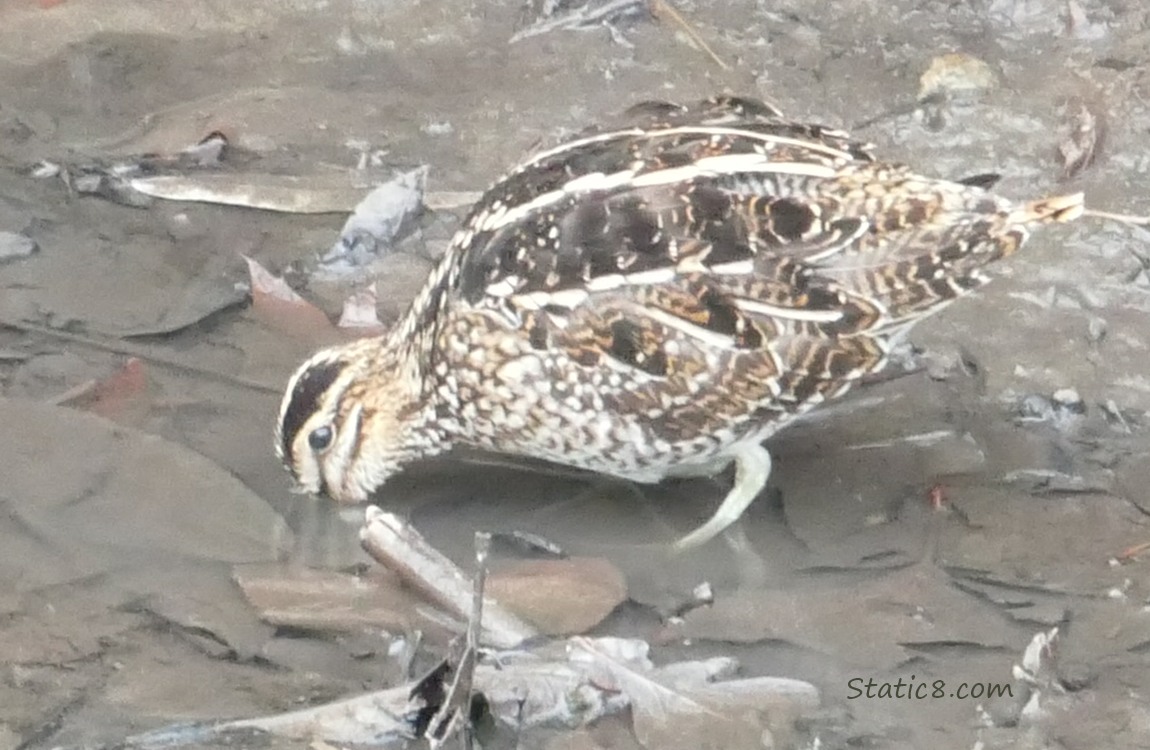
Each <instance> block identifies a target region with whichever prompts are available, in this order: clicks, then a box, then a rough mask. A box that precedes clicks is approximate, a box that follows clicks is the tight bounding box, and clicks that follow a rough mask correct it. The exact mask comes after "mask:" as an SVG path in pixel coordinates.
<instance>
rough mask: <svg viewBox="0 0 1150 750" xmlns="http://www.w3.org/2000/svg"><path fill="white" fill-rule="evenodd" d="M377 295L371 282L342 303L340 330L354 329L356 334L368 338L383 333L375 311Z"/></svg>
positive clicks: (373, 283)
mask: <svg viewBox="0 0 1150 750" xmlns="http://www.w3.org/2000/svg"><path fill="white" fill-rule="evenodd" d="M377 304H378V294H377V291H376V284H375V282H372V283H371V285H370V286H368V287H367V288H366V289H361V290H359V291H358V292H354V293H353V294H352V295H351V296H349V297H348V298H347V299H345V300H344V301H343V312H342V313H340V316H339V323H338V324H337V325H338V326H339V327H340V328H354V329H356V333H357V334H360V335H363V336H369V335H377V334H380V333H383V332H384V330H385V329H384V325H383V323H381V322H380V320H379V313H378V311H377Z"/></svg>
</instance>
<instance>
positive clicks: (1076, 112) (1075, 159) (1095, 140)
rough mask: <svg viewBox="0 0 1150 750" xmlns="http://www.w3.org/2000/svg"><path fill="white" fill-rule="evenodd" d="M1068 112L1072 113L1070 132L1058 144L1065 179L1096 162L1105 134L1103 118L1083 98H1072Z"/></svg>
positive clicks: (1074, 175)
mask: <svg viewBox="0 0 1150 750" xmlns="http://www.w3.org/2000/svg"><path fill="white" fill-rule="evenodd" d="M1067 112H1068V113H1069V115H1070V123H1069V124H1070V128H1069V132H1068V133H1067V134H1066V137H1065V138H1063V139H1062V142H1061V143H1059V144H1058V156H1059V160H1060V161H1061V162H1062V179H1064V180H1069V179H1071V178H1073V177H1077V176H1078V175H1079V174H1081V173H1082V171H1083V170H1085V169H1086V168H1087V167H1089V166H1090V165H1091V164H1093V163H1094V160H1095V159H1096V158H1097V157H1098V151H1099V149H1100V148H1101V146H1102V140H1103V137H1104V135H1105V126H1104V123H1103V121H1102V118H1101V117H1099V116H1098V115H1097V114H1096V113H1095V110H1094V109H1091V107H1089V106H1087V104H1086V102H1084V101H1082V100H1081V99H1073V100H1071V102H1070V103H1069V104H1068V105H1067Z"/></svg>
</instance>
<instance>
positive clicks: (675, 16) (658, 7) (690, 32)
mask: <svg viewBox="0 0 1150 750" xmlns="http://www.w3.org/2000/svg"><path fill="white" fill-rule="evenodd" d="M651 12H652V13H654V14H655V15H658V14H659V13H664V12H665V13H666V14H667V15H668V16H670V17H671V20H672V21H674V22H675V23H677V24H679V26H680V27H682V29H683V31H685V32H686V33H687V36H689V37H691V40H692V41H694V42H695V44H697V45H699V47H700V48H701V49H702V50H703V51H704V52H706V53H707V55H708V56H709V57H710V58H711V59H712V60H714V61H715V64H716V65H718V66H719V67H720V68H722V69H723V70H730V69H731V66H730V65H727V64H726V63H725V62H723V59H722V58H721V57H719V56H718V55H717V54H715V51H714V50H713V49H711V45H709V44H707V42H706V41H704V40H703V37H702V36H700V35H699V32H697V31H695V29H694V27H693V26H691V24H689V23H687V19H685V18H683V16H682V14H680V13H679V11H677V10H675V8H674V7H673V6H672V5H671V4H670V3H669V2H667V0H651Z"/></svg>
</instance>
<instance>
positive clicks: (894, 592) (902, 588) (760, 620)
mask: <svg viewBox="0 0 1150 750" xmlns="http://www.w3.org/2000/svg"><path fill="white" fill-rule="evenodd" d="M674 632H675V634H676V635H678V636H679V637H681V638H682V637H686V638H692V639H697V640H701V639H706V640H714V641H732V642H735V643H754V642H758V641H767V640H779V641H786V642H788V643H792V644H795V645H797V646H800V647H802V648H807V649H811V650H813V651H817V652H819V653H824V654H831V655H832V656H834V657H835V658H837V659H840V660H841V661H843V662H844V663H847V664H851V665H852V666H854V667H857V668H861V669H876V670H877V669H891V668H893V667H896V666H898V665H899V664H902V663H904V662H905V661H906V660H907V659H909V658H911V656H912V654H913V651H912V649H913V647H914V645H915V644H921V643H936V642H947V643H954V644H971V645H972V646H974V647H977V648H1001V647H1003V646H1006V645H1009V644H1010V643H1011V642H1012V640H1013V637H1014V633H1013V632H1012V631H1011V629H1010V628H1009V627H1008V626H1007V625H1006V624H1005V623H1003V621H1002V617H1001V614H1000V612H999V610H998V609H997V608H996V607H994V606H993V605H992V604H990V603H988V602H985V601H980V600H979V599H978V598H977V597H975V596H972V595H970V594H968V593H965V592H963V591H962V590H960V588H959V587H958V586H956V585H955V582H954V581H953V579H952V578H951V576H950V575H948V574H947V573H946V572H945V571H944V570H942V569H940V568H938V567H936V566H934V565H932V564H930V563H925V562H924V563H916V564H913V565H908V566H907V567H904V568H900V569H897V570H892V571H890V572H887V573H885V574H884V575H882V576H881V577H879V578H874V579H870V580H862V581H858V582H855V583H852V584H851V585H850V586H844V585H842V584H841V583H836V582H831V581H828V582H820V583H816V582H815V581H810V582H808V583H807V584H805V585H803V586H802V587H801V588H795V589H793V590H790V589H787V590H784V589H762V590H750V591H744V592H740V593H739V594H738V595H737V596H716V597H715V604H714V605H713V606H711V607H708V608H706V609H697V610H694V611H692V612H690V613H688V614H687V615H686V616H685V617H684V621H683V623H682V624H681V625H680V626H678V629H676V630H675V631H674Z"/></svg>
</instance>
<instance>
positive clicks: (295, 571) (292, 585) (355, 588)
mask: <svg viewBox="0 0 1150 750" xmlns="http://www.w3.org/2000/svg"><path fill="white" fill-rule="evenodd" d="M232 577H233V579H234V580H235V582H236V584H237V585H238V586H239V587H240V590H241V591H243V594H244V597H245V598H246V599H247V600H248V602H249V603H250V604H251V605H252V607H253V608H255V610H256V611H257V612H259V617H260V619H261V620H263V621H264V622H266V623H268V624H269V625H277V626H283V627H292V628H304V629H309V630H329V631H331V630H334V631H348V632H355V631H358V630H361V629H363V628H381V629H383V630H389V631H406V630H409V629H411V628H413V627H427V626H428V623H427V622H426V621H424V620H422V619H420V618H419V617H418V613H417V608H418V606H419V604H420V600H419V598H418V597H416V596H415V595H414V594H413V593H412V592H410V591H408V590H407V589H405V588H403V587H402V586H400V585H399V583H398V582H397V581H396V580H395V579H394V578H385V577H383V576H380V575H375V576H371V577H367V578H361V577H359V576H353V575H350V574H348V573H338V572H335V571H320V570H310V569H306V568H298V567H293V568H285V567H284V566H281V565H243V566H237V567H236V568H235V569H234V571H233V573H232Z"/></svg>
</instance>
